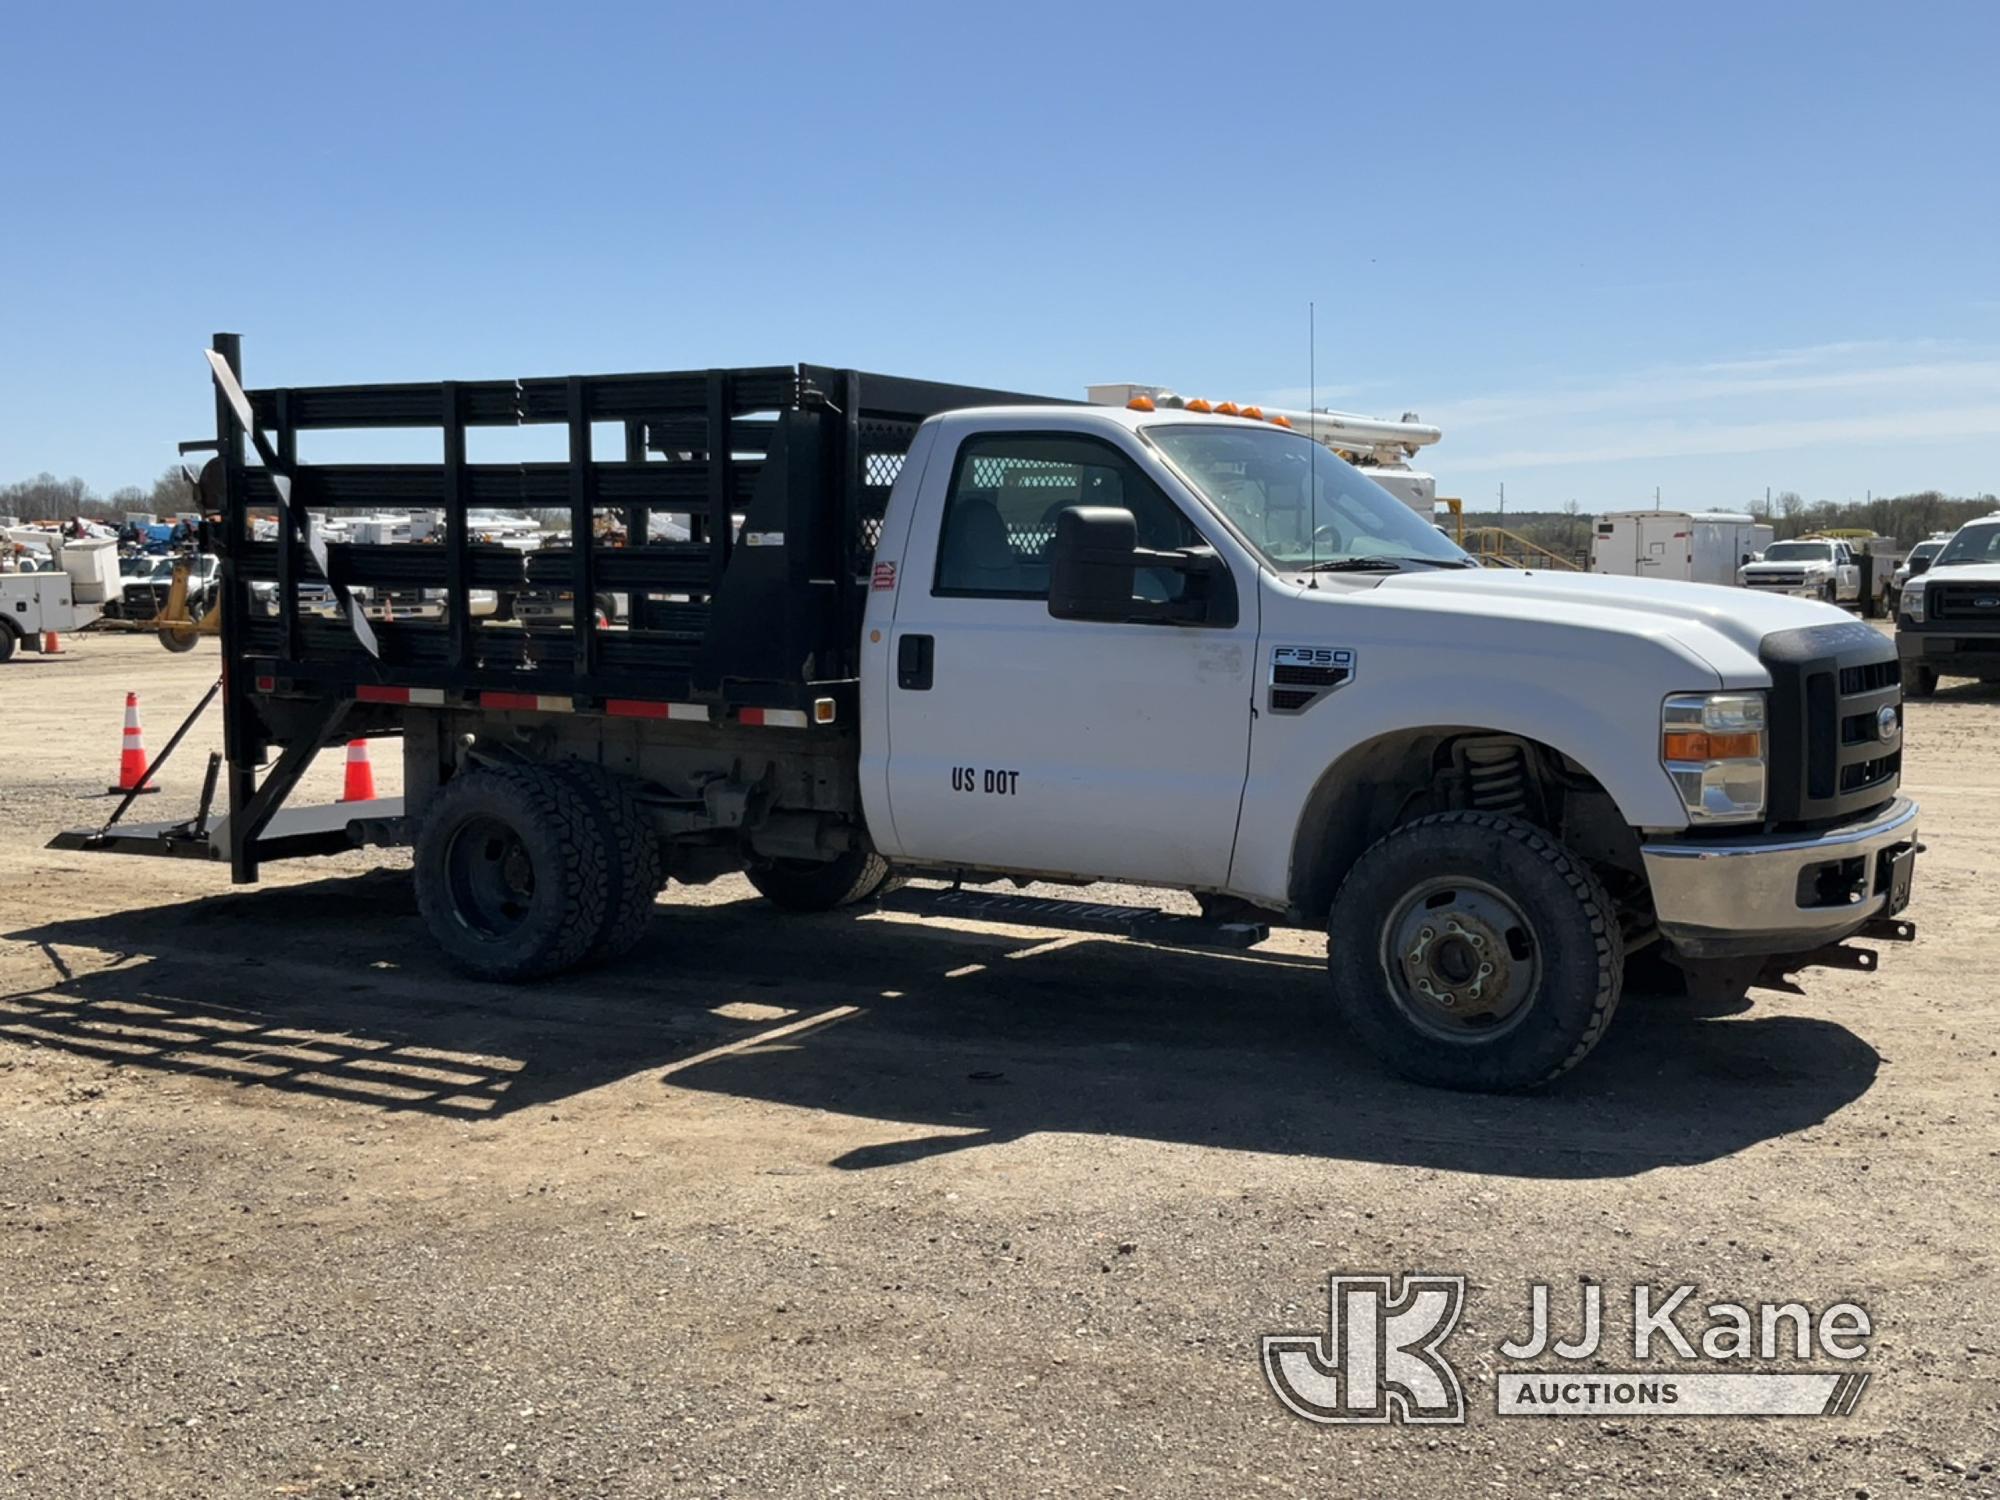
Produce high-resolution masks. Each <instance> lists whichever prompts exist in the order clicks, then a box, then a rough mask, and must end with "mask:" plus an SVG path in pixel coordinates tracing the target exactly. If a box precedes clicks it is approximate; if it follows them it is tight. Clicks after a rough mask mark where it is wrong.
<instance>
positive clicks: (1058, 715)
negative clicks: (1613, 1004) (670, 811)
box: [861, 408, 1914, 1084]
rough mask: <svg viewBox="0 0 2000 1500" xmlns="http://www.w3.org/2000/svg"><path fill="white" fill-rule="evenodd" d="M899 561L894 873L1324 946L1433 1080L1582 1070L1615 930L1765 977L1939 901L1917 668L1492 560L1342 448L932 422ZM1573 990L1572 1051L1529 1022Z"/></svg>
mask: <svg viewBox="0 0 2000 1500" xmlns="http://www.w3.org/2000/svg"><path fill="white" fill-rule="evenodd" d="M1826 556H1827V560H1828V562H1829V565H1830V566H1846V564H1841V563H1838V562H1837V561H1835V552H1834V549H1833V548H1832V547H1828V548H1827V552H1826ZM875 557H876V564H875V574H874V577H875V584H874V590H873V592H872V593H871V595H870V599H869V606H868V613H867V620H866V627H867V628H866V644H865V648H864V652H863V656H862V665H861V709H862V715H863V724H862V731H863V733H862V751H861V754H862V776H861V789H862V795H863V803H864V808H865V812H866V819H867V825H868V829H869V833H870V837H871V838H872V839H873V841H874V844H875V847H876V848H877V849H878V850H879V851H880V852H881V854H882V855H883V856H884V857H885V858H887V859H888V860H889V861H890V862H891V863H892V864H904V865H908V866H911V867H914V868H921V869H927V870H932V871H938V872H946V873H950V874H952V875H954V876H957V877H961V878H965V877H977V876H980V875H987V876H992V875H997V874H1005V875H1011V876H1016V877H1029V876H1038V877H1044V878H1055V879H1062V880H1088V879H1096V878H1115V879H1120V880H1129V881H1136V882H1142V883H1150V884H1157V885H1171V886H1178V887H1182V888H1186V889H1192V890H1194V891H1196V892H1197V893H1198V894H1200V895H1201V896H1202V897H1203V898H1204V900H1205V902H1207V903H1209V904H1211V905H1213V906H1216V907H1219V908H1222V909H1231V908H1233V907H1248V908H1255V909H1258V910H1261V911H1265V912H1278V913H1282V914H1283V915H1284V917H1285V918H1286V920H1289V921H1292V922H1295V923H1298V924H1301V925H1307V926H1326V927H1327V928H1328V929H1329V931H1330V934H1331V937H1332V947H1333V952H1334V954H1335V962H1334V972H1335V980H1336V987H1337V988H1339V987H1341V986H1343V985H1345V986H1346V987H1347V988H1349V989H1351V991H1352V996H1351V997H1350V998H1351V1005H1350V1009H1351V1011H1352V1012H1353V1013H1354V1014H1356V1015H1366V1016H1367V1017H1369V1019H1367V1020H1364V1021H1363V1022H1362V1023H1361V1024H1363V1025H1364V1027H1370V1028H1372V1029H1373V1034H1374V1037H1375V1040H1376V1041H1377V1043H1378V1045H1380V1046H1382V1047H1383V1049H1384V1050H1385V1051H1388V1052H1390V1053H1392V1054H1396V1053H1399V1052H1400V1055H1401V1062H1400V1063H1399V1065H1400V1066H1404V1067H1405V1069H1406V1071H1413V1072H1415V1073H1417V1074H1418V1075H1419V1076H1426V1077H1429V1078H1430V1079H1431V1080H1432V1081H1437V1082H1446V1083H1454V1082H1456V1083H1461V1084H1463V1083H1473V1084H1477V1083H1479V1082H1480V1081H1481V1080H1483V1079H1488V1078H1492V1077H1497V1076H1499V1073H1501V1072H1505V1073H1506V1074H1507V1075H1508V1076H1511V1077H1514V1078H1516V1079H1517V1080H1518V1078H1519V1077H1521V1076H1522V1074H1523V1070H1527V1071H1533V1070H1535V1069H1540V1068H1544V1067H1546V1068H1547V1069H1548V1070H1549V1071H1551V1072H1553V1071H1559V1070H1560V1067H1561V1066H1562V1065H1563V1057H1561V1056H1558V1055H1557V1053H1558V1051H1562V1050H1563V1049H1562V1047H1561V1046H1560V1045H1559V1044H1558V1040H1557V1039H1558V1038H1559V1037H1567V1039H1568V1043H1567V1044H1568V1045H1569V1046H1575V1045H1579V1044H1580V1043H1581V1040H1582V1039H1583V1038H1584V1037H1585V1036H1586V1035H1587V1034H1590V1032H1591V1028H1592V1026H1593V1025H1594V1024H1595V1021H1594V1020H1593V1019H1592V1018H1593V1017H1594V1016H1595V1015H1596V1014H1597V1011H1598V1010H1599V1009H1602V1008H1603V1007H1605V1006H1607V1005H1608V1004H1609V1002H1607V1001H1605V1000H1604V994H1605V991H1604V990H1603V989H1602V988H1600V986H1599V985H1598V983H1597V980H1598V979H1599V978H1600V977H1602V972H1601V971H1603V970H1604V969H1605V967H1606V966H1615V963H1616V962H1617V960H1615V959H1612V958H1608V957H1605V956H1604V955H1602V954H1596V953H1595V949H1594V947H1593V943H1594V939H1593V937H1592V933H1593V932H1595V931H1598V930H1600V929H1601V930H1602V931H1605V932H1614V933H1617V934H1620V935H1621V936H1620V937H1616V938H1613V939H1611V940H1610V946H1611V948H1613V949H1616V950H1617V952H1618V954H1619V956H1620V958H1622V956H1623V953H1624V949H1625V945H1626V943H1627V941H1628V940H1629V936H1633V935H1636V936H1639V937H1641V938H1644V937H1648V936H1652V937H1657V938H1658V939H1660V940H1661V941H1662V943H1663V949H1664V951H1665V952H1667V953H1670V954H1671V955H1672V956H1673V957H1674V959H1675V960H1676V961H1677V962H1678V963H1679V964H1680V965H1681V966H1682V967H1683V968H1684V969H1685V970H1687V971H1689V972H1699V973H1706V974H1709V975H1715V974H1726V973H1735V974H1738V975H1740V974H1742V973H1743V972H1745V969H1744V965H1745V961H1746V960H1754V961H1756V962H1761V958H1760V957H1759V956H1760V955H1763V956H1768V955H1772V954H1786V953H1793V954H1796V953H1800V952H1803V951H1807V950H1813V949H1817V948H1820V947H1822V946H1824V945H1825V944H1827V943H1830V942H1834V941H1837V940H1838V939H1839V938H1841V937H1844V936H1847V935H1850V934H1851V933H1853V932H1854V931H1856V930H1858V929H1859V928H1861V927H1862V926H1864V925H1866V924H1867V923H1868V922H1869V921H1870V920H1871V919H1873V918H1876V917H1879V916H1881V915H1884V914H1885V913H1891V912H1892V911H1893V909H1895V908H1897V907H1899V906H1900V903H1901V901H1902V900H1903V899H1906V894H1905V892H1904V891H1902V890H1899V889H1896V888H1895V887H1896V883H1897V881H1898V880H1904V877H1903V875H1902V874H1901V873H1900V872H1901V871H1903V870H1905V869H1906V868H1907V864H1908V859H1909V857H1910V855H1911V852H1912V851H1911V845H1912V841H1913V836H1914V834H1913V830H1914V808H1913V806H1912V805H1911V804H1910V803H1908V802H1907V800H1905V799H1902V798H1901V797H1899V796H1898V795H1897V790H1896V782H1897V779H1898V768H1899V766H1900V754H1899V748H1898V747H1899V745H1900V733H1901V721H1900V714H1899V711H1898V710H1897V708H1896V703H1897V700H1898V695H1897V690H1896V664H1895V661H1894V660H1893V653H1892V652H1891V650H1890V646H1889V643H1888V642H1887V641H1886V640H1884V639H1883V638H1882V637H1881V636H1880V635H1879V634H1877V633H1876V632H1874V631H1872V630H1870V629H1869V628H1868V627H1866V626H1863V625H1858V624H1857V623H1855V622H1854V621H1852V620H1851V618H1850V617H1848V616H1847V615H1846V614H1845V613H1844V612H1840V611H1837V610H1834V609H1829V608H1827V607H1826V605H1825V604H1823V603H1807V602H1803V601H1800V600H1795V599H1790V598H1758V599H1756V600H1754V602H1750V603H1748V604H1747V605H1746V603H1745V601H1744V598H1743V596H1742V595H1741V594H1737V593H1734V592H1729V593H1725V592H1723V591H1720V590H1710V589H1702V588H1694V587H1689V586H1685V585H1680V584H1673V583H1651V582H1646V581H1641V580H1632V579H1616V578H1604V577H1595V576H1588V575H1560V576H1558V575H1553V574H1544V573H1540V572H1517V571H1504V572H1499V571H1490V570H1480V569H1477V568H1475V567H1474V566H1473V565H1472V561H1471V559H1470V558H1468V557H1467V556H1466V555H1465V554H1464V553H1462V552H1461V551H1460V550H1459V549H1458V548H1457V547H1456V546H1454V545H1453V544H1452V543H1450V542H1449V541H1448V540H1446V539H1445V538H1443V537H1441V536H1440V535H1439V534H1438V533H1437V532H1436V531H1435V530H1433V529H1432V528H1430V527H1428V526H1426V525H1424V524H1423V523H1422V521H1421V520H1420V519H1418V518H1417V517H1416V516H1414V515H1413V514H1412V513H1411V512H1410V511H1409V510H1408V508H1407V507H1405V506H1403V505H1401V504H1400V503H1399V502H1398V501H1396V500H1395V498H1394V497H1392V496H1390V495H1388V494H1386V493H1385V492H1384V491H1382V490H1381V489H1380V488H1379V487H1378V486H1376V485H1374V484H1372V483H1370V482H1369V481H1368V480H1367V479H1366V478H1365V477H1364V476H1363V475H1361V474H1360V473H1359V472H1357V471H1356V470H1355V469H1353V468H1352V467H1350V466H1348V465H1346V464H1344V463H1342V462H1341V461H1340V460H1339V459H1338V458H1336V457H1334V456H1333V455H1332V454H1330V453H1328V452H1327V451H1326V450H1325V449H1323V448H1320V447H1318V446H1316V445H1314V444H1312V443H1310V442H1308V441H1306V440H1304V439H1302V438H1300V437H1298V436H1297V435H1294V434H1290V433H1286V432H1284V431H1282V430H1279V429H1276V428H1273V427H1270V426H1267V425H1261V424H1258V423H1254V422H1249V421H1245V420H1242V419H1238V418H1231V417H1220V416H1204V415H1197V414H1194V413H1188V412H1151V413H1148V412H1131V411H1106V410H1103V409H1097V410H1089V409H1072V410H1064V411H1061V412H1051V411H1050V410H1048V409H1046V408H1029V409H1018V410H1010V409H1005V408H1001V409H992V410H979V411H967V412H959V413H952V414H948V415H945V416H942V417H939V418H935V419H933V420H932V421H930V422H929V423H927V424H925V426H924V428H923V429H922V430H920V431H919V433H918V434H917V437H916V440H915V442H914V443H913V445H912V448H911V451H910V456H909V460H908V462H907V463H906V464H905V466H904V468H903V470H902V475H901V477H900V478H899V479H898V481H897V484H896V487H895V490H894V493H893V495H892V497H891V501H890V505H889V508H888V512H887V514H886V516H885V520H884V526H883V534H882V540H881V542H880V544H879V545H878V548H877V550H876V554H875ZM1827 689H1830V690H1831V691H1828V690H1827ZM1822 720H1824V723H1822V722H1821V721H1822ZM1864 720H1865V721H1866V736H1865V743H1863V742H1861V741H1860V740H1856V739H1853V738H1851V737H1845V736H1844V735H1843V732H1842V729H1841V726H1842V725H1844V724H1846V723H1849V722H1850V721H1852V722H1856V723H1859V722H1862V721H1864ZM1822 759H1826V760H1827V761H1828V763H1827V764H1825V765H1822V764H1820V761H1821V760H1822ZM1530 829H1535V830H1542V832H1541V833H1539V834H1533V833H1529V832H1528V830H1530ZM1891 850H1894V851H1895V855H1894V859H1884V858H1883V857H1882V856H1883V855H1884V853H1885V851H1891ZM1563 851H1568V852H1567V853H1564V852H1563ZM1897 861H1900V863H1897ZM1892 864H1896V868H1895V869H1892V868H1891V866H1892ZM1558 865H1560V866H1561V872H1560V874H1557V866H1558ZM1503 872H1504V873H1503ZM1572 879H1574V880H1575V881H1577V882H1578V884H1576V885H1574V886H1572V885H1571V884H1570V882H1571V880H1572ZM1904 883H1905V884H1906V880H1904ZM1836 887H1838V889H1836ZM1608 951H1609V950H1607V952H1608ZM1593 955H1595V956H1593ZM1600 958H1602V959H1603V963H1602V964H1600V963H1599V962H1598V960H1599V959H1600ZM1558 966H1568V975H1569V983H1570V985H1571V989H1570V994H1571V996H1572V1001H1573V1007H1572V1010H1571V1012H1570V1014H1569V1020H1568V1023H1567V1024H1566V1025H1561V1026H1553V1027H1551V1028H1550V1029H1549V1030H1547V1031H1544V1030H1543V1029H1542V1027H1541V1025H1540V1024H1539V1023H1537V1024H1531V1023H1529V1022H1528V1021H1526V1020H1525V1019H1523V1018H1522V1017H1520V1016H1519V1015H1517V1011H1518V1010H1519V1008H1520V1006H1521V1005H1522V1004H1523V1003H1524V997H1525V996H1526V995H1527V994H1528V993H1529V992H1530V991H1531V990H1533V989H1534V988H1535V987H1536V985H1537V983H1539V982H1540V979H1541V978H1542V977H1546V976H1547V975H1548V973H1549V972H1550V971H1552V970H1553V969H1554V968H1556V967H1558ZM1343 976H1345V977H1343ZM1607 982H1608V981H1607ZM1385 984H1386V987H1387V991H1388V993H1389V995H1390V996H1391V1000H1390V1002H1389V1003H1388V1004H1387V1005H1386V1006H1385V1005H1383V1004H1381V1003H1379V1001H1378V1000H1377V999H1374V998H1370V997H1378V996H1380V994H1381V993H1382V991H1383V987H1384V985H1385ZM1398 997H1399V998H1398ZM1606 1013H1607V1014H1608V1011H1606ZM1546 1020H1547V1018H1546V1017H1545V1018H1544V1021H1546ZM1510 1036H1511V1037H1512V1038H1513V1040H1512V1041H1511V1042H1509V1041H1508V1040H1507V1039H1508V1038H1509V1037H1510ZM1415 1038H1428V1039H1429V1040H1430V1042H1432V1043H1440V1042H1441V1043H1443V1044H1445V1045H1443V1046H1442V1047H1441V1048H1440V1047H1436V1046H1433V1047H1432V1048H1431V1050H1430V1051H1429V1053H1427V1054H1425V1055H1423V1056H1418V1055H1416V1054H1417V1052H1418V1051H1419V1048H1417V1047H1414V1046H1411V1045H1409V1044H1410V1043H1411V1041H1412V1039H1415ZM1481 1049H1489V1050H1487V1051H1486V1052H1485V1057H1486V1059H1487V1061H1486V1062H1483V1063H1478V1062H1472V1061H1471V1060H1470V1059H1472V1058H1473V1057H1475V1056H1477V1055H1479V1054H1480V1052H1481ZM1502 1055H1505V1058H1506V1060H1505V1062H1504V1063H1500V1062H1494V1061H1493V1059H1495V1058H1499V1057H1501V1056H1502ZM1565 1055H1567V1054H1566V1053H1565ZM1496 1070H1497V1071H1496Z"/></svg>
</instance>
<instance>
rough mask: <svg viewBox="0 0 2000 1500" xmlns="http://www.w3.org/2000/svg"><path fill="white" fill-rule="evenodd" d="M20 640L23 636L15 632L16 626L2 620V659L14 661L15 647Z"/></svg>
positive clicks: (0, 641) (0, 651)
mask: <svg viewBox="0 0 2000 1500" xmlns="http://www.w3.org/2000/svg"><path fill="white" fill-rule="evenodd" d="M20 642H21V638H20V637H19V636H17V635H15V634H14V627H13V626H11V625H8V624H5V623H4V622H0V661H12V660H13V659H14V648H15V647H16V646H18V645H19V644H20Z"/></svg>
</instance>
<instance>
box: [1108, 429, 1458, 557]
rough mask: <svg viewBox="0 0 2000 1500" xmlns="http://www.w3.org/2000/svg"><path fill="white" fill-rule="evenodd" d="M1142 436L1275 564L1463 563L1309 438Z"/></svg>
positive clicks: (1251, 433)
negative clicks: (1369, 561) (1374, 560)
mask: <svg viewBox="0 0 2000 1500" xmlns="http://www.w3.org/2000/svg"><path fill="white" fill-rule="evenodd" d="M1141 431H1142V432H1143V434H1144V436H1145V438H1146V440H1147V441H1148V442H1150V443H1151V444H1152V445H1153V446H1154V447H1155V448H1157V449H1158V450H1159V451H1160V453H1161V454H1162V455H1164V456H1165V458H1166V460H1167V461H1168V462H1169V463H1171V464H1172V465H1173V466H1174V468H1175V469H1176V470H1177V471H1178V472H1179V473H1180V476H1181V477H1182V478H1183V479H1185V480H1186V481H1187V482H1188V484H1189V485H1190V486H1192V487H1193V488H1194V490H1195V491H1196V492H1197V493H1198V494H1199V495H1200V496H1201V497H1202V498H1203V499H1204V500H1206V501H1207V502H1208V503H1209V504H1210V505H1211V506H1213V507H1214V508H1215V510H1217V511H1218V512H1220V513H1221V515H1222V516H1223V517H1224V518H1225V519H1227V520H1228V521H1229V522H1230V524H1231V525H1233V526H1234V527H1235V528H1236V530H1237V531H1238V532H1239V533H1241V534H1242V536H1243V538H1244V540H1245V541H1247V542H1249V543H1250V545H1251V546H1253V547H1255V548H1256V549H1257V550H1258V551H1259V552H1261V553H1262V554H1263V555H1264V558H1265V560H1266V561H1267V562H1269V563H1270V564H1271V566H1272V567H1274V568H1279V569H1286V570H1289V569H1294V568H1302V567H1311V566H1313V565H1315V564H1317V565H1318V566H1320V567H1325V566H1327V565H1328V564H1333V565H1336V566H1338V565H1339V564H1342V563H1347V562H1352V561H1355V560H1357V559H1366V558H1374V559H1379V560H1381V563H1382V565H1383V566H1384V567H1385V568H1386V567H1390V566H1394V565H1396V564H1399V563H1416V564H1419V565H1421V564H1424V563H1430V564H1433V565H1436V566H1439V567H1469V566H1470V565H1471V562H1470V559H1469V558H1467V557H1466V555H1465V553H1464V552H1462V551H1460V550H1459V549H1458V547H1456V546H1455V545H1453V544H1452V543H1451V542H1449V541H1447V540H1446V539H1445V538H1444V536H1443V535H1442V534H1440V533H1439V531H1438V530H1437V528H1436V527H1434V526H1432V525H1431V524H1430V523H1429V522H1428V521H1427V520H1425V519H1424V518H1423V517H1422V516H1419V515H1418V514H1417V513H1416V512H1415V511H1413V510H1411V509H1410V507H1409V506H1407V505H1405V504H1404V503H1403V502H1402V501H1400V500H1398V499H1397V498H1396V497H1395V496H1394V495H1392V494H1390V493H1389V492H1388V491H1387V490H1385V489H1383V488H1382V486H1380V485H1379V484H1376V483H1375V482H1374V481H1373V480H1371V479H1368V478H1365V477H1364V476H1363V475H1362V474H1361V473H1360V471H1358V470H1357V469H1355V468H1353V467H1352V466H1351V465H1349V464H1347V463H1344V462H1342V460H1340V459H1339V458H1337V457H1336V456H1335V455H1334V454H1332V453H1331V452H1329V451H1328V450H1327V449H1325V448H1323V447H1321V446H1320V445H1319V444H1318V443H1316V442H1314V441H1313V440H1312V439H1311V438H1308V437H1304V436H1302V435H1300V434H1298V433H1295V432H1287V431H1286V430H1285V429H1284V428H1282V427H1267V426H1252V425H1250V424H1249V423H1247V422H1246V423H1243V424H1242V425H1240V426H1239V425H1237V424H1235V423H1231V424H1229V425H1227V426H1224V425H1222V424H1220V423H1210V422H1203V423H1188V424H1186V425H1184V426H1183V425H1165V424H1162V425H1159V426H1149V427H1145V428H1142V429H1141Z"/></svg>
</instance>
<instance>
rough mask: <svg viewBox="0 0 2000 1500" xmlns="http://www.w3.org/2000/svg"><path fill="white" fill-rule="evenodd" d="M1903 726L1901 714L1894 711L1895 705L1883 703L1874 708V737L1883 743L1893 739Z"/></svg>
mask: <svg viewBox="0 0 2000 1500" xmlns="http://www.w3.org/2000/svg"><path fill="white" fill-rule="evenodd" d="M1902 727H1903V716H1902V715H1901V714H1900V713H1898V712H1897V711H1896V705H1895V704H1893V703H1885V704H1883V705H1882V706H1881V707H1880V708H1878V709H1876V710H1875V738H1876V739H1878V740H1881V741H1883V742H1884V743H1885V744H1886V743H1887V742H1888V741H1890V740H1893V739H1894V738H1895V737H1896V734H1897V732H1898V731H1899V730H1901V728H1902Z"/></svg>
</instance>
